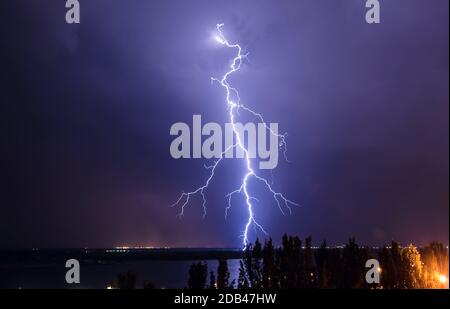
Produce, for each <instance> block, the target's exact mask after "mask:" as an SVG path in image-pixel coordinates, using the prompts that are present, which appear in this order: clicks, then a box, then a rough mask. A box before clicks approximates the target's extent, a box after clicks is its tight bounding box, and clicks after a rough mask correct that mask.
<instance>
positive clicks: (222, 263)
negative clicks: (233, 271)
mask: <svg viewBox="0 0 450 309" xmlns="http://www.w3.org/2000/svg"><path fill="white" fill-rule="evenodd" d="M229 280H230V273H229V272H228V263H227V260H226V259H224V258H221V259H219V266H218V267H217V288H218V289H228V288H229V287H230V283H229Z"/></svg>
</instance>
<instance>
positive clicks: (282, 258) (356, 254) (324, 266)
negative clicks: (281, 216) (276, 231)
mask: <svg viewBox="0 0 450 309" xmlns="http://www.w3.org/2000/svg"><path fill="white" fill-rule="evenodd" d="M369 259H377V260H378V261H379V264H380V268H379V269H377V271H378V272H380V274H379V275H380V283H379V284H370V283H367V281H366V279H365V275H366V272H367V271H368V269H367V268H366V261H367V260H369ZM239 264H240V267H239V275H238V276H237V278H235V279H233V280H230V272H229V270H228V263H227V260H226V259H224V258H221V259H220V260H219V264H218V268H217V272H214V271H210V272H209V273H208V264H207V263H206V262H196V263H193V264H192V265H191V266H190V269H189V279H188V282H187V286H188V288H191V289H204V288H210V289H234V288H237V289H334V288H337V289H368V288H384V289H417V288H446V287H448V282H447V278H448V268H449V256H448V248H446V247H444V245H443V244H441V243H437V242H432V243H430V244H429V245H427V246H425V247H423V248H420V249H419V248H417V247H415V246H413V245H409V246H407V247H401V246H400V244H399V243H397V242H395V241H393V242H392V243H391V244H390V245H389V246H384V247H383V248H377V249H374V248H369V247H367V246H361V245H359V244H358V243H357V242H356V240H355V238H350V239H349V241H348V243H346V244H345V245H344V246H342V247H329V246H328V245H327V243H326V241H323V242H322V244H321V246H320V247H319V248H313V246H312V238H311V237H307V238H306V239H305V240H304V241H303V240H301V239H300V238H299V237H297V236H288V235H284V236H283V238H282V243H281V246H280V247H275V246H274V244H273V242H272V239H267V240H265V242H264V244H261V243H260V241H259V240H258V239H257V240H256V241H255V243H254V244H253V245H252V244H250V245H248V246H247V247H246V248H245V251H244V254H243V257H242V259H241V260H240V261H239Z"/></svg>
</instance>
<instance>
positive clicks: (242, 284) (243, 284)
mask: <svg viewBox="0 0 450 309" xmlns="http://www.w3.org/2000/svg"><path fill="white" fill-rule="evenodd" d="M248 288H249V283H248V279H247V273H246V271H245V266H244V263H243V262H242V260H240V261H239V278H238V289H248Z"/></svg>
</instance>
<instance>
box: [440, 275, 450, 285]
mask: <svg viewBox="0 0 450 309" xmlns="http://www.w3.org/2000/svg"><path fill="white" fill-rule="evenodd" d="M447 281H448V279H447V276H446V275H442V274H440V275H439V282H440V283H442V284H446V283H447Z"/></svg>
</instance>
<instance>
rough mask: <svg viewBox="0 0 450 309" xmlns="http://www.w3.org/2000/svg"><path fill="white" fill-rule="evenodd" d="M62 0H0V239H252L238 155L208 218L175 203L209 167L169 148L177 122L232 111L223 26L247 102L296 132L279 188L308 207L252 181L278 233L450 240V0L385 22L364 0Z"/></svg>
mask: <svg viewBox="0 0 450 309" xmlns="http://www.w3.org/2000/svg"><path fill="white" fill-rule="evenodd" d="M64 2H65V1H56V0H55V1H50V0H46V1H43V0H42V1H25V0H2V1H1V3H0V21H1V27H0V33H1V42H2V44H1V49H0V55H1V63H2V65H1V67H0V80H1V83H0V85H1V86H0V87H1V92H0V98H1V100H0V102H1V105H0V111H1V115H2V121H1V122H0V123H1V124H0V126H1V132H2V133H1V136H2V143H1V147H0V157H1V161H0V162H1V165H0V185H1V195H0V207H1V208H0V247H107V246H120V245H133V246H182V247H205V246H208V247H209V246H212V247H239V246H240V245H241V239H239V235H240V234H241V231H242V229H243V226H244V224H245V220H246V213H245V208H244V201H243V200H242V199H241V198H238V197H236V199H235V200H234V202H235V203H234V206H233V208H232V210H231V213H230V216H229V218H228V220H227V221H225V219H224V209H225V206H226V199H225V197H224V196H225V194H226V193H227V191H230V190H233V189H236V186H238V184H239V179H240V177H241V176H242V174H243V168H242V162H239V161H237V162H235V161H230V160H228V161H227V162H226V163H225V164H224V165H223V167H222V168H220V169H219V170H218V177H217V178H216V179H215V180H214V182H213V183H212V185H211V190H210V191H208V193H207V197H208V207H209V208H208V215H207V217H206V218H205V219H202V208H201V199H194V200H193V201H192V204H191V205H190V207H189V208H188V209H186V215H185V217H184V218H183V219H181V220H180V219H179V218H177V214H178V212H179V209H174V208H170V207H169V205H170V204H172V203H173V202H174V201H175V200H176V198H177V196H178V194H179V193H180V192H181V191H182V190H190V189H192V188H194V187H196V186H198V185H200V184H201V183H202V182H203V181H204V179H205V177H206V176H207V171H206V170H205V169H204V168H203V164H205V163H207V162H206V161H202V160H174V159H172V157H171V156H170V153H169V145H170V143H171V141H172V139H173V137H172V136H170V135H169V129H170V126H171V125H172V124H173V123H175V122H179V121H183V122H187V123H190V122H191V121H192V115H193V114H201V115H202V118H203V120H204V121H205V122H209V121H215V122H219V123H224V122H226V120H227V118H226V116H227V114H226V104H225V102H224V92H223V89H221V88H220V87H218V86H217V85H211V83H210V77H211V76H220V75H221V74H223V72H224V69H225V68H226V66H227V65H228V61H229V59H230V57H231V56H232V54H231V53H230V52H229V51H228V50H226V49H225V48H223V47H222V46H221V45H220V44H217V42H214V41H213V40H212V36H213V34H214V30H215V25H216V24H217V23H225V28H224V32H225V33H226V35H227V36H228V37H229V38H230V41H233V42H234V41H237V42H240V43H241V44H242V45H243V46H244V47H245V49H246V51H249V52H250V55H249V59H248V61H247V62H246V63H245V65H244V67H243V69H242V71H240V72H239V73H238V74H237V75H236V76H235V77H234V78H233V83H234V85H235V86H236V87H238V88H239V90H240V94H241V97H242V101H243V102H244V103H245V104H247V105H249V106H251V107H253V108H255V109H257V110H258V111H261V112H262V113H263V114H265V115H266V117H267V120H268V121H271V122H278V123H279V126H280V130H281V131H283V132H288V133H289V136H288V144H289V145H288V148H289V152H288V157H289V159H290V161H291V162H290V163H287V162H283V161H282V160H280V164H279V166H278V168H277V169H276V170H275V171H274V173H273V179H274V181H275V183H274V187H275V188H276V189H277V190H279V191H282V192H283V193H285V194H286V195H287V196H288V197H289V198H291V199H293V200H295V201H296V202H298V203H299V204H300V205H301V207H298V208H294V211H293V214H292V216H289V215H288V216H283V215H282V214H281V213H280V212H279V210H278V209H277V206H276V204H275V203H274V201H273V200H271V199H270V196H269V195H268V194H267V193H264V190H263V188H262V187H261V186H258V185H256V184H252V185H251V187H252V188H253V190H254V192H256V193H257V194H256V195H257V197H258V198H259V202H257V203H255V212H256V215H257V218H258V220H259V222H260V223H262V224H263V225H264V227H265V228H266V230H267V231H268V232H269V233H270V235H271V236H272V237H273V238H274V239H276V240H277V241H278V240H279V239H280V237H281V235H282V234H283V233H284V232H287V233H292V234H297V235H299V236H301V237H306V236H309V235H312V236H313V239H314V242H315V243H319V242H320V241H321V240H322V239H323V238H327V240H328V242H329V243H330V244H341V243H343V242H345V241H346V240H347V239H348V237H351V236H355V237H356V238H357V240H358V241H359V242H361V243H364V244H369V245H382V244H385V243H388V242H390V241H391V239H395V240H398V241H400V242H402V243H403V244H407V243H409V242H414V243H416V244H423V243H425V242H428V241H432V240H438V241H442V242H444V243H446V244H447V243H448V239H449V189H448V187H449V135H448V134H449V133H448V132H449V118H448V117H449V90H448V89H449V88H448V83H449V58H448V53H449V47H448V37H449V30H448V29H449V22H448V21H449V16H448V14H449V2H448V0H433V1H429V0H396V1H381V24H379V25H369V24H367V23H366V22H365V17H364V16H365V11H366V9H365V7H364V3H365V1H363V0H320V1H319V0H309V1H300V0H282V1H281V0H276V1H275V0H273V1H256V0H255V1H229V0H227V1H225V0H224V1H196V0H189V1H181V0H178V1H175V0H166V1H143V0H142V1H140V0H139V1H138V0H135V1H131V2H130V1H125V0H89V1H81V23H80V24H79V25H69V24H66V23H65V18H64V16H65V11H66V9H65V7H64ZM258 236H259V237H261V236H262V235H261V234H259V235H258ZM254 237H255V234H254V233H253V232H252V235H251V238H252V239H254Z"/></svg>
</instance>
